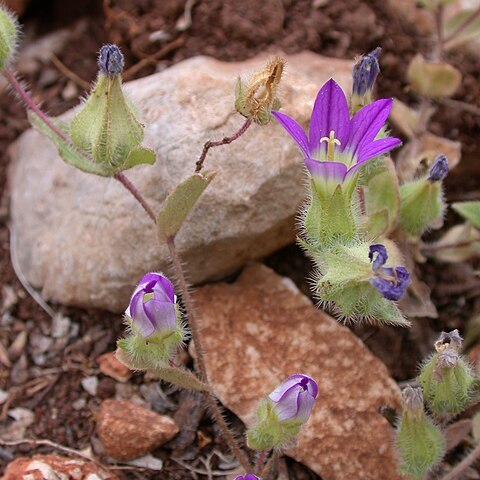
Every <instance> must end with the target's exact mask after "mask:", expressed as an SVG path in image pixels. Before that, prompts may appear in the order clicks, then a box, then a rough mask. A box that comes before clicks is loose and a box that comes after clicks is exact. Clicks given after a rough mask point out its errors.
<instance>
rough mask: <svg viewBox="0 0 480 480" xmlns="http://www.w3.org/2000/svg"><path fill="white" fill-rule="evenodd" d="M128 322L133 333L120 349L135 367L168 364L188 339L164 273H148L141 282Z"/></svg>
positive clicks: (131, 302)
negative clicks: (171, 356) (185, 338)
mask: <svg viewBox="0 0 480 480" xmlns="http://www.w3.org/2000/svg"><path fill="white" fill-rule="evenodd" d="M125 322H126V323H127V325H128V327H129V330H130V333H129V335H128V336H127V337H126V338H123V339H121V340H119V341H118V346H119V348H120V349H121V350H123V352H122V354H123V355H125V358H126V361H127V362H128V363H129V364H130V365H132V366H134V367H135V368H139V369H144V368H147V367H153V366H158V365H159V364H160V363H162V362H165V361H167V360H168V359H169V358H170V355H171V353H172V351H173V350H174V348H176V347H178V346H179V345H180V344H181V343H182V342H183V339H184V337H185V329H184V326H183V324H182V321H181V316H180V311H179V308H178V305H177V304H176V297H175V294H174V289H173V285H172V284H171V282H170V281H169V280H168V279H167V278H166V277H165V276H164V275H162V274H160V273H148V274H147V275H145V276H144V277H143V278H142V279H141V280H140V282H139V284H138V286H137V288H136V289H135V291H134V292H133V295H132V298H131V299H130V303H129V305H128V307H127V310H126V311H125Z"/></svg>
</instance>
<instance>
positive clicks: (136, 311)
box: [130, 298, 155, 338]
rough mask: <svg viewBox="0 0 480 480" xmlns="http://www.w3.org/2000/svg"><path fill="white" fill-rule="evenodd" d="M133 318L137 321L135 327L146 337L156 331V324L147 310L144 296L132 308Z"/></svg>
mask: <svg viewBox="0 0 480 480" xmlns="http://www.w3.org/2000/svg"><path fill="white" fill-rule="evenodd" d="M130 311H131V312H132V319H133V321H134V322H135V327H136V328H137V329H138V331H139V332H140V335H141V336H142V337H144V338H147V337H149V336H150V335H152V334H153V333H154V332H155V325H154V323H153V322H152V321H151V319H150V318H149V316H148V315H147V313H146V312H145V304H144V303H143V298H142V299H141V300H140V301H137V302H136V303H135V305H134V306H132V308H130Z"/></svg>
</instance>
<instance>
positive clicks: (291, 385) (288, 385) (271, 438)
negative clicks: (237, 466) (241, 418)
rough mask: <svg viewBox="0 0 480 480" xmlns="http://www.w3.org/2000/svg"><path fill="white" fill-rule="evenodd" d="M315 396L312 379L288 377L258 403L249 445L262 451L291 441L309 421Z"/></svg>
mask: <svg viewBox="0 0 480 480" xmlns="http://www.w3.org/2000/svg"><path fill="white" fill-rule="evenodd" d="M317 394H318V386H317V383H316V382H315V381H314V380H313V379H312V378H311V377H309V376H307V375H301V374H299V375H292V376H291V377H289V378H288V379H287V380H285V382H283V383H282V384H281V385H279V386H278V387H277V388H276V389H275V390H274V391H273V392H271V393H270V394H269V395H267V396H266V397H265V398H264V399H263V400H262V401H261V402H260V405H259V407H258V410H257V421H256V424H255V425H254V427H253V428H252V429H250V430H249V431H248V432H247V439H248V444H249V445H250V446H251V447H252V448H254V449H256V450H263V449H265V448H276V447H281V446H284V445H286V444H288V443H289V442H291V441H292V440H294V439H295V437H296V436H297V435H298V433H299V432H300V429H301V428H302V426H303V425H304V424H305V423H306V422H307V420H308V418H309V417H310V413H311V411H312V407H313V404H314V403H315V398H316V397H317Z"/></svg>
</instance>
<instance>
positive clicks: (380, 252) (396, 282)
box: [368, 244, 410, 301]
mask: <svg viewBox="0 0 480 480" xmlns="http://www.w3.org/2000/svg"><path fill="white" fill-rule="evenodd" d="M375 254H376V256H375ZM374 256H375V259H374ZM368 258H369V259H370V261H373V264H372V270H373V273H374V276H373V277H372V278H371V279H370V283H371V284H372V285H373V286H374V287H375V288H376V289H377V290H378V291H379V292H380V294H381V295H382V296H383V297H384V298H386V299H387V300H393V301H397V300H400V299H401V298H402V297H403V295H404V293H405V290H406V289H407V287H408V286H409V285H410V274H409V273H408V271H407V269H406V268H405V267H395V268H392V267H384V266H383V265H385V262H386V261H387V259H388V255H387V249H386V248H385V247H384V246H383V245H380V244H377V245H372V246H371V247H370V251H369V254H368Z"/></svg>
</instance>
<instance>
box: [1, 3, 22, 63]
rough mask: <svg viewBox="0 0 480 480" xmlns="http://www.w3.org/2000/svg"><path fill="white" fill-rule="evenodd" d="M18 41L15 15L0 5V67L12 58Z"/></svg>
mask: <svg viewBox="0 0 480 480" xmlns="http://www.w3.org/2000/svg"><path fill="white" fill-rule="evenodd" d="M17 41H18V23H17V20H16V18H15V16H14V15H13V14H12V13H10V12H9V11H8V10H7V9H6V8H5V7H3V6H0V69H2V68H4V67H5V65H6V64H7V63H8V62H9V60H10V59H11V58H12V56H13V54H14V52H15V48H16V46H17Z"/></svg>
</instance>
